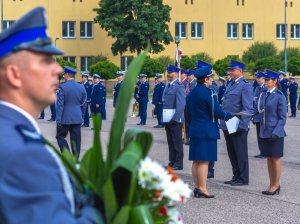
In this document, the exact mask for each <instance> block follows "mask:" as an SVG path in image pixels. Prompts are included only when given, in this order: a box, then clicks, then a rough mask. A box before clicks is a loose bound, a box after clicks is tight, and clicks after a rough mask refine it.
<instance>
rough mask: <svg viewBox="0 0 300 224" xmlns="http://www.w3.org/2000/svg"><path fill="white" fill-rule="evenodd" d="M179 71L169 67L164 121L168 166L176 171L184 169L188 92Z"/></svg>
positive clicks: (164, 102)
mask: <svg viewBox="0 0 300 224" xmlns="http://www.w3.org/2000/svg"><path fill="white" fill-rule="evenodd" d="M179 71H180V69H179V68H177V67H175V66H173V65H168V68H167V72H168V74H167V79H168V82H169V83H168V84H167V85H166V88H165V91H164V94H163V121H164V123H165V130H166V133H167V141H168V147H169V164H168V166H170V167H172V168H173V169H174V170H182V169H183V145H182V144H183V143H182V124H183V121H184V116H183V111H184V108H185V97H186V92H185V89H184V86H183V85H182V84H181V82H180V81H179V77H178V73H179Z"/></svg>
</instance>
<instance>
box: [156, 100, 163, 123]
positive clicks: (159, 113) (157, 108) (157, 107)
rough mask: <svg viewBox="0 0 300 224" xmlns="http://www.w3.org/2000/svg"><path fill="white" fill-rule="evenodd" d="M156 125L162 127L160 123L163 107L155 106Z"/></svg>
mask: <svg viewBox="0 0 300 224" xmlns="http://www.w3.org/2000/svg"><path fill="white" fill-rule="evenodd" d="M155 110H156V115H157V122H158V125H164V124H163V122H162V113H163V105H162V104H155Z"/></svg>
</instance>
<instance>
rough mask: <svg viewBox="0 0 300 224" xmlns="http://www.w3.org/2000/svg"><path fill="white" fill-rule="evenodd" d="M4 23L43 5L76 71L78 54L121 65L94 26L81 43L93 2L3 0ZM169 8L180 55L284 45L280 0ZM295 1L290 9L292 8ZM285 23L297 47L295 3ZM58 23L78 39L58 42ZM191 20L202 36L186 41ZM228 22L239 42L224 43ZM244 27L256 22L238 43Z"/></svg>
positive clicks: (214, 1)
mask: <svg viewBox="0 0 300 224" xmlns="http://www.w3.org/2000/svg"><path fill="white" fill-rule="evenodd" d="M3 1H4V20H16V19H17V18H19V17H20V16H21V15H23V14H24V13H25V12H27V11H29V10H30V9H31V8H33V7H34V6H38V5H39V6H44V7H45V8H46V9H47V11H48V16H49V32H50V35H51V36H52V37H53V38H55V37H56V36H60V39H59V40H57V42H56V44H57V46H58V47H60V48H61V49H63V50H64V51H65V55H66V56H76V57H77V58H76V60H77V61H76V62H77V65H78V69H79V68H80V56H92V55H98V54H100V53H101V54H104V55H108V56H109V58H110V60H111V61H112V62H114V63H116V64H117V65H120V56H112V53H111V50H110V47H111V44H112V42H113V40H112V39H111V38H108V37H107V35H106V32H104V31H103V30H101V29H100V27H99V25H98V24H94V37H93V39H80V37H79V25H80V24H79V23H80V21H92V20H93V18H94V17H95V15H96V14H95V12H93V10H92V9H93V8H96V7H97V6H98V1H97V0H82V1H80V0H22V1H21V0H15V1H14V0H3ZM164 2H165V3H166V4H169V5H170V6H171V7H172V11H171V18H172V20H171V22H170V30H171V33H172V35H174V34H175V22H187V23H188V37H187V39H184V40H183V39H182V40H181V42H180V48H181V49H183V51H184V52H183V54H184V55H192V54H195V53H198V52H207V53H208V54H209V55H211V56H212V57H213V58H214V60H217V59H219V58H223V57H225V56H227V55H232V54H237V55H242V53H243V51H244V50H246V49H247V48H248V47H249V46H250V45H251V44H253V43H254V42H255V41H272V42H273V43H274V44H275V45H276V46H277V47H278V49H279V50H282V49H283V45H284V41H283V40H277V39H276V24H277V23H284V7H283V2H284V1H283V0H244V4H245V5H244V6H242V5H241V2H242V0H239V2H240V5H239V6H237V0H193V2H194V3H193V4H190V2H191V0H188V4H187V5H186V4H185V0H165V1H164ZM290 2H293V7H290ZM288 3H289V7H287V24H288V41H287V45H288V46H289V47H291V46H293V47H300V40H291V39H290V24H300V16H299V11H300V3H299V1H295V0H293V1H288ZM62 21H76V38H75V39H62V37H61V36H62ZM191 22H203V24H204V30H203V33H204V36H203V39H200V40H192V39H191V38H190V36H191V35H190V31H191ZM227 23H239V38H238V39H237V40H228V39H227ZM242 23H253V24H254V39H253V40H243V39H242ZM174 54H175V44H174V43H171V44H170V45H169V46H166V50H165V51H164V52H161V53H160V54H159V55H155V56H160V55H168V56H171V57H174Z"/></svg>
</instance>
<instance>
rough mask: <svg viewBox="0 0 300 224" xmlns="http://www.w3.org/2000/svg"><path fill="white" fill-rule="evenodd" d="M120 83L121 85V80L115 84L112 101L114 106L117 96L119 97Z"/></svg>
mask: <svg viewBox="0 0 300 224" xmlns="http://www.w3.org/2000/svg"><path fill="white" fill-rule="evenodd" d="M122 83H123V80H121V81H118V82H117V84H116V85H115V88H114V101H113V105H114V106H115V105H116V103H117V99H118V96H119V92H120V89H121V85H122Z"/></svg>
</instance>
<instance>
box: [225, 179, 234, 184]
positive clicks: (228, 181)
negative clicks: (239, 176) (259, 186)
mask: <svg viewBox="0 0 300 224" xmlns="http://www.w3.org/2000/svg"><path fill="white" fill-rule="evenodd" d="M234 181H236V179H231V180H227V181H224V184H232V183H233V182H234Z"/></svg>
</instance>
